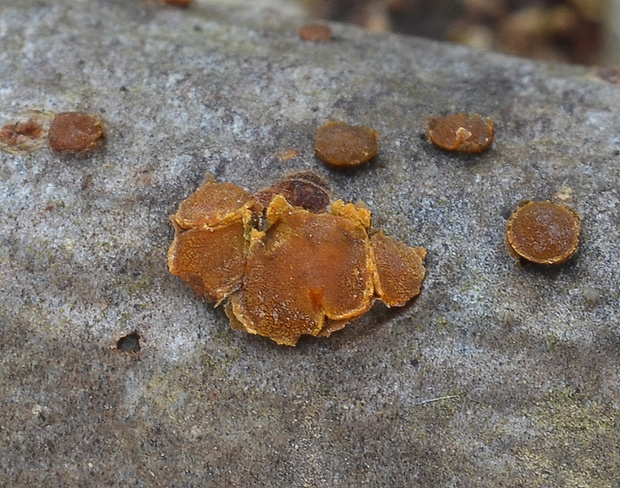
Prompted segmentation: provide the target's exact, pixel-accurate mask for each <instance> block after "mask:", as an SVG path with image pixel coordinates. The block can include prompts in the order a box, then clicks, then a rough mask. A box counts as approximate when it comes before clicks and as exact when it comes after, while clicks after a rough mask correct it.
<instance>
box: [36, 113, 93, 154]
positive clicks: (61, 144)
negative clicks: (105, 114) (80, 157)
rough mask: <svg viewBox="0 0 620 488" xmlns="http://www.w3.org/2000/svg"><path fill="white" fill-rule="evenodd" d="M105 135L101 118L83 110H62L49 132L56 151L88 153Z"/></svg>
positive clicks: (50, 140) (51, 143) (51, 144)
mask: <svg viewBox="0 0 620 488" xmlns="http://www.w3.org/2000/svg"><path fill="white" fill-rule="evenodd" d="M102 137H103V127H102V125H101V120H99V118H98V117H96V116H95V115H91V114H86V113H81V112H61V113H59V114H57V115H56V116H55V117H54V120H53V121H52V124H51V125H50V130H49V134H48V138H49V143H50V146H51V148H52V149H53V150H54V151H65V152H71V153H88V152H90V151H92V150H93V149H95V148H96V147H97V145H98V144H99V142H100V140H101V138H102Z"/></svg>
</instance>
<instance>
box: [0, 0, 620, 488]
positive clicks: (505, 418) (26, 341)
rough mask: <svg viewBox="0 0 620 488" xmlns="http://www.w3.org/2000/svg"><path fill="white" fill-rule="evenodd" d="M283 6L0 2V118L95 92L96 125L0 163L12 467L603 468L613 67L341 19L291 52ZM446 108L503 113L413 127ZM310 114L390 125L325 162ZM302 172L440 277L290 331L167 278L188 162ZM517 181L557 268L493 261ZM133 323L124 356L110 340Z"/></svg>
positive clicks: (136, 472) (273, 175) (130, 470)
mask: <svg viewBox="0 0 620 488" xmlns="http://www.w3.org/2000/svg"><path fill="white" fill-rule="evenodd" d="M301 24H302V22H301V21H298V20H291V19H282V18H280V17H279V16H278V15H277V14H276V13H274V12H265V13H262V14H260V15H259V14H257V13H256V12H253V11H252V9H251V8H249V7H246V8H243V9H237V10H227V9H226V8H224V7H209V6H208V5H207V4H204V3H200V4H196V5H194V6H193V7H192V8H190V9H188V10H177V9H173V8H170V7H166V6H163V5H161V4H159V3H157V2H153V1H150V0H144V1H138V0H136V1H131V2H130V1H126V0H116V1H103V0H91V1H86V0H54V1H52V0H4V1H3V2H2V4H0V48H1V49H0V73H2V76H1V77H0V125H2V124H4V123H6V122H8V121H10V120H11V119H12V118H13V117H15V116H16V115H19V114H21V113H24V112H25V111H27V110H30V109H38V110H44V111H49V112H60V111H67V110H84V111H88V112H92V113H95V114H98V115H100V116H101V118H102V119H103V122H104V124H105V129H106V133H107V139H106V144H105V146H104V147H103V148H102V149H101V150H99V151H98V152H96V153H94V154H92V155H90V156H82V157H75V156H68V155H59V154H54V153H52V152H51V150H50V149H49V147H47V146H45V147H43V148H42V149H39V150H37V151H34V152H32V153H29V154H26V155H12V154H8V153H0V205H1V210H0V239H1V244H0V278H1V282H2V286H1V287H0V452H1V455H0V485H2V486H12V487H15V486H39V485H44V486H47V487H52V486H107V485H109V486H178V487H184V486H209V487H227V486H239V487H246V486H247V487H249V486H286V487H289V486H290V487H302V486H318V487H322V486H324V487H332V486H345V487H349V486H350V487H357V486H364V485H367V486H398V487H405V486H414V487H415V486H421V487H430V486H433V487H448V486H481V487H487V486H488V487H499V486H506V487H512V486H524V487H528V488H529V487H537V486H541V487H542V486H554V487H555V486H592V487H618V480H620V454H619V453H620V429H619V427H620V425H619V424H620V415H619V412H618V407H619V404H618V399H619V398H620V380H619V373H620V326H619V322H620V317H619V311H620V306H619V303H618V302H619V285H618V268H619V267H620V253H619V251H618V245H619V244H620V238H619V237H620V236H619V230H618V223H619V213H620V207H619V205H620V201H619V190H618V181H619V177H620V174H619V173H620V170H619V163H620V155H619V154H620V153H619V152H618V150H619V149H620V133H619V132H618V116H619V108H620V87H618V86H614V85H612V84H608V83H605V82H603V81H601V80H599V79H597V78H596V76H595V75H593V74H592V73H591V72H590V71H588V70H587V69H585V68H577V67H570V66H563V65H546V64H539V63H532V62H527V61H523V60H518V59H514V58H509V57H504V56H499V55H494V54H485V53H481V52H477V51H471V50H468V49H464V48H460V47H456V46H451V45H446V44H437V43H432V42H427V41H422V40H420V39H413V38H404V37H398V36H394V35H380V36H379V35H371V34H368V33H365V32H363V31H360V30H357V29H355V28H352V27H345V26H340V25H334V26H333V28H334V32H335V39H334V40H333V42H330V43H321V44H309V43H303V42H301V41H300V40H299V39H298V38H297V35H296V30H297V28H298V27H299V26H300V25H301ZM460 110H465V111H475V112H478V113H480V114H483V115H485V116H489V117H492V118H493V120H494V121H495V123H496V127H497V138H496V142H495V144H494V146H493V147H492V149H491V150H490V151H489V152H487V153H486V154H483V155H481V156H477V157H465V156H459V155H454V154H447V153H444V152H441V151H439V150H437V149H435V148H433V147H432V146H430V145H429V143H428V142H427V141H426V139H425V136H424V132H425V121H426V118H427V116H428V115H429V114H436V113H445V112H449V111H460ZM326 119H344V120H347V121H348V122H350V123H353V124H363V125H369V126H371V127H374V128H376V129H378V130H379V131H380V133H381V140H380V142H381V149H380V155H379V157H378V158H377V159H376V161H374V162H372V163H371V164H369V165H367V166H366V167H364V168H362V169H360V170H359V171H355V172H348V173H342V172H337V171H332V170H329V169H327V168H325V167H323V166H322V165H321V163H320V162H319V161H318V160H316V159H315V157H314V154H313V136H314V132H315V130H316V128H317V126H318V125H320V124H321V123H322V122H324V121H325V120H326ZM286 148H296V149H297V150H298V151H299V156H298V157H296V158H294V159H292V160H289V161H286V162H282V161H281V160H279V159H278V157H277V154H278V153H279V151H281V150H283V149H286ZM300 169H314V170H316V171H318V172H319V173H321V174H322V175H323V176H325V177H326V178H327V179H328V180H329V181H330V183H331V184H332V187H333V190H334V194H335V196H336V197H339V198H343V199H345V200H351V201H356V200H357V199H360V198H361V199H363V200H364V201H365V202H366V203H367V204H368V205H369V207H370V208H371V209H372V211H373V216H374V225H375V227H378V228H383V229H385V231H386V232H387V233H388V234H390V235H393V236H395V237H397V238H399V239H402V240H404V241H405V242H407V243H408V244H410V245H416V246H417V245H421V246H425V247H426V248H427V249H428V252H429V254H428V258H427V267H428V277H427V279H426V282H425V286H424V290H423V291H422V294H421V296H420V297H419V299H418V300H417V301H415V302H414V303H412V304H411V305H408V306H406V307H404V308H403V309H391V310H387V309H385V308H384V307H382V306H379V305H376V306H375V308H374V309H373V310H372V311H371V312H370V313H369V314H367V315H366V316H365V317H363V318H362V319H361V320H359V321H357V322H356V323H355V324H352V325H350V326H349V327H347V328H346V329H344V330H342V331H340V332H337V333H335V334H334V335H333V336H332V337H330V338H328V339H304V340H302V341H301V342H300V344H299V345H298V346H297V347H296V348H288V347H279V346H277V345H275V344H274V343H273V342H271V341H269V340H268V339H264V338H260V337H256V336H250V335H247V334H245V333H242V332H238V331H234V330H231V329H230V328H229V326H228V321H227V319H226V317H225V316H224V313H223V311H222V310H221V309H216V310H214V309H213V308H212V307H211V306H210V305H209V304H207V303H205V302H203V301H201V300H200V299H199V298H198V297H197V296H195V295H194V293H193V292H192V291H191V290H190V289H189V288H188V287H187V286H185V284H183V283H182V282H181V281H180V280H179V279H177V278H176V277H174V276H171V275H170V274H169V273H168V271H167V267H166V251H167V248H168V246H169V244H170V242H171V239H172V235H173V231H172V227H171V225H170V223H169V221H168V215H170V214H171V213H173V212H174V211H175V209H176V207H177V204H178V203H179V202H180V201H181V200H182V199H183V198H185V197H187V196H188V195H189V194H190V193H192V192H193V191H194V189H195V188H196V187H197V186H198V185H199V183H200V182H201V181H202V179H203V177H204V174H205V172H211V173H213V174H214V175H215V176H216V178H218V179H219V180H221V181H231V182H234V183H237V184H239V185H242V186H244V187H246V188H248V189H249V190H251V191H255V190H257V189H259V188H261V187H263V186H266V185H268V184H270V183H272V182H273V181H274V180H275V179H277V178H280V177H281V176H283V175H284V174H286V173H287V172H289V171H293V170H300ZM531 198H541V199H554V200H555V201H558V202H561V203H565V204H567V205H570V206H571V207H573V208H575V209H576V210H577V211H578V212H579V213H580V214H581V216H582V218H583V233H582V244H581V248H580V250H579V252H578V254H577V256H576V257H575V258H574V259H573V260H572V261H571V262H570V263H568V264H567V265H565V266H563V267H560V268H557V269H540V268H535V267H532V266H526V267H520V266H519V265H518V264H517V262H516V261H515V260H513V259H512V258H511V257H510V256H509V255H508V253H507V251H506V248H505V245H504V231H505V226H506V220H507V217H508V216H509V214H510V212H511V211H512V209H513V208H514V207H515V206H516V205H517V203H518V202H519V201H520V200H522V199H531ZM131 331H137V332H138V333H139V334H140V335H141V336H142V349H141V352H140V353H139V355H137V356H135V355H130V354H127V353H121V352H119V351H118V350H116V349H115V348H114V346H115V344H116V341H117V340H118V338H119V337H121V336H122V335H123V334H127V333H129V332H131ZM433 400H436V401H433Z"/></svg>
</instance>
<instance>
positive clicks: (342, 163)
mask: <svg viewBox="0 0 620 488" xmlns="http://www.w3.org/2000/svg"><path fill="white" fill-rule="evenodd" d="M314 150H315V152H316V155H317V156H318V157H319V159H321V161H323V162H324V163H327V164H329V165H331V166H336V167H338V168H353V167H355V166H359V165H361V164H364V163H366V162H367V161H369V160H371V159H372V158H373V157H374V156H375V154H377V151H378V150H379V132H377V131H376V130H374V129H371V128H369V127H364V126H354V125H349V124H347V123H346V122H327V123H326V124H324V125H322V126H321V127H319V130H317V132H316V137H315V139H314Z"/></svg>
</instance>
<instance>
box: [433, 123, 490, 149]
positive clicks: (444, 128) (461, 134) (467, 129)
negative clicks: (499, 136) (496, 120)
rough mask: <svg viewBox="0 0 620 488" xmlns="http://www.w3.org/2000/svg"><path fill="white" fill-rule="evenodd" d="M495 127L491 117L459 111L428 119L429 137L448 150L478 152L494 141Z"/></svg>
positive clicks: (436, 144)
mask: <svg viewBox="0 0 620 488" xmlns="http://www.w3.org/2000/svg"><path fill="white" fill-rule="evenodd" d="M494 137H495V128H494V125H493V121H492V120H491V119H489V118H487V119H483V118H482V117H480V115H478V114H474V115H470V114H466V113H458V114H452V115H446V116H444V117H430V118H429V119H428V139H429V140H430V141H431V142H432V143H433V144H434V145H435V146H437V147H439V148H441V149H445V150H447V151H459V152H462V153H467V154H477V153H481V152H483V151H485V150H487V149H488V148H489V147H490V146H491V144H492V143H493V139H494Z"/></svg>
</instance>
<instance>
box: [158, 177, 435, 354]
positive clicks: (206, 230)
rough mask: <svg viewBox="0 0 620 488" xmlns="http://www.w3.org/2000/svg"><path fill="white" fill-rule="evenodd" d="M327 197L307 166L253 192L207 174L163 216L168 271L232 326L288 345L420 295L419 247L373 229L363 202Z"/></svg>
mask: <svg viewBox="0 0 620 488" xmlns="http://www.w3.org/2000/svg"><path fill="white" fill-rule="evenodd" d="M261 202H262V203H261ZM265 204H266V206H265ZM328 204H329V191H328V188H327V184H326V183H325V181H324V180H322V178H320V176H318V175H316V174H314V173H311V172H301V173H296V174H293V175H290V176H289V177H287V178H285V179H284V180H282V181H280V182H277V183H275V184H274V185H273V186H272V187H270V188H267V189H265V190H262V191H261V192H259V193H258V194H257V195H256V196H252V195H250V194H249V193H247V192H246V191H245V190H243V189H242V188H240V187H238V186H236V185H233V184H231V183H216V182H215V181H214V180H213V178H212V177H209V178H208V179H207V180H206V181H205V183H204V184H203V185H202V186H201V187H200V188H198V190H196V192H195V193H194V194H193V195H191V196H190V197H189V198H188V199H187V200H185V201H183V202H181V204H180V205H179V209H178V211H177V213H176V214H175V215H173V216H172V217H171V220H172V223H173V225H174V228H175V238H174V241H173V243H172V245H171V247H170V249H169V251H168V266H169V268H170V272H171V273H173V274H175V275H178V276H179V277H181V278H182V279H183V280H184V281H186V282H187V283H188V284H189V285H190V286H191V287H192V288H193V289H194V291H195V292H196V293H198V294H199V295H201V296H202V297H204V298H206V299H207V300H211V301H214V302H216V305H219V304H220V303H222V302H223V301H226V314H227V315H228V317H229V319H230V323H231V326H232V327H233V328H235V329H240V330H245V331H246V332H249V333H252V334H259V335H262V336H266V337H269V338H271V339H272V340H274V341H276V342H277V343H278V344H286V345H291V346H293V345H295V344H296V343H297V341H298V339H299V338H300V337H301V336H302V335H312V336H329V335H330V334H331V333H332V332H334V331H335V330H338V329H341V328H342V327H344V326H345V325H346V324H347V323H348V322H349V321H351V320H352V319H355V318H357V317H359V316H361V315H363V314H364V313H366V312H367V311H368V310H369V309H370V307H371V306H372V304H373V302H374V301H375V300H381V301H383V302H384V303H385V304H386V305H387V306H402V305H404V304H405V303H407V302H408V301H409V300H410V299H411V298H413V297H415V296H416V295H418V294H419V293H420V289H421V286H422V281H423V280H424V276H425V273H426V270H425V268H424V264H423V263H424V258H425V256H426V251H425V250H424V249H423V248H421V247H415V248H412V247H408V246H407V245H405V244H403V243H401V242H398V241H396V240H395V239H393V238H391V237H388V236H386V235H385V234H383V232H380V231H379V232H378V231H374V230H372V229H371V227H370V220H371V214H370V211H369V210H368V209H367V208H365V206H361V205H354V204H352V203H345V202H343V201H342V200H337V201H334V202H332V203H331V209H330V210H329V211H327V205H328Z"/></svg>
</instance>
